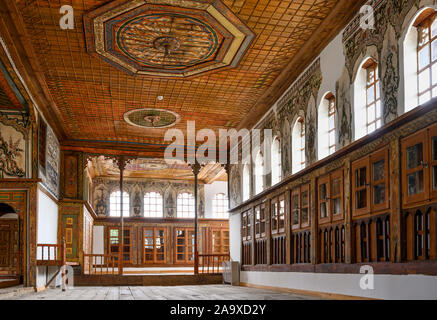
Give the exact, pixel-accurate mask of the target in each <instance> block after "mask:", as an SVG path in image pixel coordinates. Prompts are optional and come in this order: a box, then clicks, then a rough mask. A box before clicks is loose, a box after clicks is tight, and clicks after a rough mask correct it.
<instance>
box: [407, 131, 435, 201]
mask: <svg viewBox="0 0 437 320" xmlns="http://www.w3.org/2000/svg"><path fill="white" fill-rule="evenodd" d="M401 149H402V150H401V151H402V198H403V205H404V207H405V206H406V207H411V206H412V205H418V204H421V203H424V204H426V202H428V201H430V200H436V199H437V125H433V126H431V127H429V128H427V129H424V130H421V131H419V132H417V133H415V134H414V135H411V136H409V137H407V138H405V139H403V140H402V143H401Z"/></svg>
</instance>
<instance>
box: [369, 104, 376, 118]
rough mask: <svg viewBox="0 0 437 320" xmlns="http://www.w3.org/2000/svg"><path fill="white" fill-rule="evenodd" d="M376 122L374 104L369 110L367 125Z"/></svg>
mask: <svg viewBox="0 0 437 320" xmlns="http://www.w3.org/2000/svg"><path fill="white" fill-rule="evenodd" d="M374 121H375V105H374V104H372V105H371V106H369V107H368V108H367V123H371V122H374Z"/></svg>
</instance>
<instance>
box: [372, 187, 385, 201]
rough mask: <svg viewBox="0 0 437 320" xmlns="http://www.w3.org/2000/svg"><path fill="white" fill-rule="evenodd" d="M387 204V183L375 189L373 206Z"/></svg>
mask: <svg viewBox="0 0 437 320" xmlns="http://www.w3.org/2000/svg"><path fill="white" fill-rule="evenodd" d="M384 202H385V183H382V184H378V185H376V186H374V187H373V204H382V203H384Z"/></svg>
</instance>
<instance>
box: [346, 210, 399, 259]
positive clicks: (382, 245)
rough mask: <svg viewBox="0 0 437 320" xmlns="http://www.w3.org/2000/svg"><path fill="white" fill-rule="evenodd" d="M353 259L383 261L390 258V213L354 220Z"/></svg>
mask: <svg viewBox="0 0 437 320" xmlns="http://www.w3.org/2000/svg"><path fill="white" fill-rule="evenodd" d="M354 236H355V251H354V252H355V261H356V262H358V263H364V262H384V261H389V260H390V215H389V214H383V215H379V216H376V217H371V218H367V219H362V220H358V221H354Z"/></svg>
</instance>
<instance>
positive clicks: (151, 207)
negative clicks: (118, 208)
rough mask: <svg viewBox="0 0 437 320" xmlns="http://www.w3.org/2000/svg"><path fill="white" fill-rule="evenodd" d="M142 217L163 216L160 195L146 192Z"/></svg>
mask: <svg viewBox="0 0 437 320" xmlns="http://www.w3.org/2000/svg"><path fill="white" fill-rule="evenodd" d="M144 216H145V217H148V218H160V217H163V216H164V207H163V205H162V195H161V194H160V193H158V192H148V193H146V194H145V195H144Z"/></svg>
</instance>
